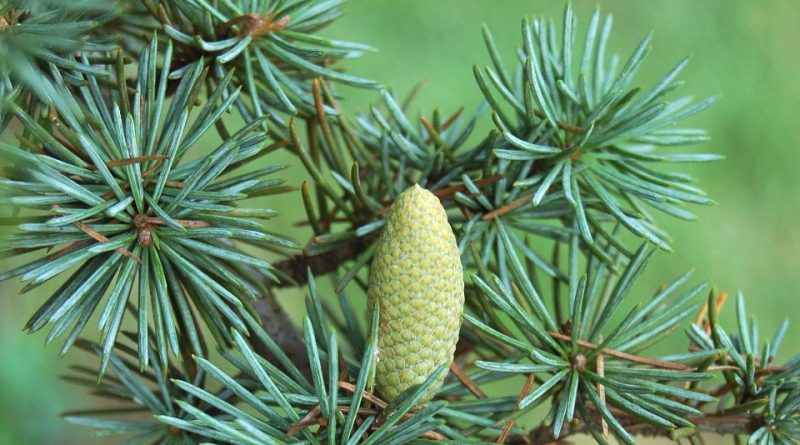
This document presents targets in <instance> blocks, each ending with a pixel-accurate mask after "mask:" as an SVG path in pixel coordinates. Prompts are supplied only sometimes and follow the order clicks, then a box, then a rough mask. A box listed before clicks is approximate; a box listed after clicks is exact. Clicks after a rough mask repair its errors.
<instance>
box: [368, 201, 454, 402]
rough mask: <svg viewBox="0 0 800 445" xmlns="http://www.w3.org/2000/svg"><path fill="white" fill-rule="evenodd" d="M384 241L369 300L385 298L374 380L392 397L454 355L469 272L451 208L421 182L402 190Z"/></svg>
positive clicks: (380, 390)
mask: <svg viewBox="0 0 800 445" xmlns="http://www.w3.org/2000/svg"><path fill="white" fill-rule="evenodd" d="M377 243H378V244H377V246H376V250H375V258H374V259H373V260H372V271H371V273H370V279H369V290H368V298H369V302H370V306H372V305H373V304H374V303H375V302H376V301H379V302H380V323H379V326H378V363H377V368H376V372H375V387H376V389H377V391H378V393H380V394H381V395H382V396H383V397H384V398H385V399H386V400H388V401H391V400H393V399H394V398H395V397H397V395H398V394H400V393H401V392H403V391H404V390H406V389H408V388H409V387H411V386H414V385H417V384H420V383H422V382H423V381H425V379H426V378H428V377H429V376H430V375H431V373H432V372H433V371H434V369H435V368H436V367H437V366H440V365H445V366H448V365H449V364H450V363H451V362H452V361H453V353H454V352H455V348H456V341H457V340H458V331H459V328H460V326H461V315H462V312H463V309H464V272H463V270H462V268H461V259H460V257H459V252H458V246H457V245H456V238H455V236H454V235H453V231H452V229H451V228H450V225H449V224H448V223H447V215H446V214H445V210H444V207H442V204H441V203H440V202H439V199H438V198H437V197H436V196H434V195H433V194H432V193H431V192H429V191H427V190H425V189H423V188H422V187H420V186H418V185H414V186H412V187H409V188H408V189H406V190H405V191H404V192H403V193H401V194H400V196H398V197H397V200H396V201H395V202H394V204H393V205H392V208H391V210H390V211H389V216H388V217H387V219H386V225H385V226H384V228H383V233H381V236H380V238H379V239H378V241H377ZM445 374H446V373H442V374H441V377H440V378H439V381H438V382H436V384H435V385H434V386H433V387H432V390H431V391H429V393H428V394H427V395H426V396H425V398H424V399H423V400H422V401H421V402H425V401H427V400H429V399H430V398H431V397H432V396H433V394H434V393H435V392H436V391H438V390H439V388H440V387H441V385H442V381H443V380H444V375H445Z"/></svg>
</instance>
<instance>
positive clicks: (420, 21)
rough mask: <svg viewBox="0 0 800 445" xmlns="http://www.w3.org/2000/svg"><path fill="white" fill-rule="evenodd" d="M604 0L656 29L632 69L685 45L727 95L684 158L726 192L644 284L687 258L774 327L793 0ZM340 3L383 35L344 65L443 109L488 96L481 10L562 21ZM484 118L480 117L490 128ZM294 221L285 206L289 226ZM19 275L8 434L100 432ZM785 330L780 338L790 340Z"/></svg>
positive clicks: (695, 72)
mask: <svg viewBox="0 0 800 445" xmlns="http://www.w3.org/2000/svg"><path fill="white" fill-rule="evenodd" d="M599 4H600V6H601V7H602V9H603V11H604V12H610V13H613V14H614V19H615V23H614V26H615V32H614V33H613V35H612V48H613V49H614V51H615V52H618V53H620V54H621V55H622V56H627V53H628V52H629V51H631V50H632V49H633V47H634V46H635V45H636V44H637V43H638V41H639V39H640V38H641V37H642V36H643V35H644V34H645V33H647V32H648V31H650V30H655V31H656V32H655V38H654V40H653V50H652V51H651V53H650V55H649V56H648V60H647V62H646V64H645V66H644V68H643V70H642V71H641V72H640V75H639V77H638V83H639V84H649V83H651V82H653V81H655V80H657V79H658V78H659V77H660V75H662V74H663V73H665V72H666V71H667V70H668V69H670V68H671V67H672V66H674V64H675V63H676V62H677V61H678V60H679V59H680V58H681V57H682V56H684V55H686V54H692V55H693V57H692V61H691V63H690V65H689V67H688V68H687V69H686V70H685V71H684V73H683V75H682V78H683V79H684V80H686V81H687V84H686V85H685V86H684V87H682V89H681V93H683V94H693V95H695V96H697V97H698V98H703V97H705V96H708V95H711V94H717V95H719V96H721V100H720V101H719V102H718V103H717V104H715V105H714V106H713V107H711V108H710V109H708V110H706V111H704V112H703V113H702V114H700V115H699V116H696V117H694V118H692V121H691V122H690V124H691V125H693V126H698V127H702V128H706V129H708V130H709V131H710V133H711V135H712V138H713V139H712V141H711V142H710V143H707V144H706V145H705V146H704V147H703V148H704V149H705V150H706V151H715V152H719V153H722V154H724V155H725V156H726V157H727V159H726V160H725V161H723V162H720V163H716V164H710V165H703V166H701V167H699V168H692V169H691V170H690V172H691V173H693V174H694V175H695V176H697V177H698V178H700V179H701V181H700V183H701V185H702V186H703V187H704V188H705V189H706V190H707V191H708V192H709V194H710V195H711V196H712V197H713V198H714V199H716V200H717V202H718V203H719V204H718V205H716V206H714V207H708V208H694V209H693V210H694V211H696V213H697V214H698V215H699V216H700V219H699V221H697V222H694V223H685V222H675V221H670V220H667V219H664V220H663V223H664V225H665V226H666V227H667V228H668V229H669V231H670V232H671V233H672V234H673V236H674V247H675V253H672V254H667V253H664V254H662V255H660V256H658V257H657V259H656V264H655V265H654V266H653V267H652V268H651V269H650V271H649V272H648V274H647V277H646V279H645V281H646V283H644V284H645V285H647V286H648V288H649V289H652V288H654V287H656V286H657V285H658V284H660V283H661V282H663V281H665V280H668V279H670V278H672V277H674V276H676V275H678V274H680V273H682V272H683V271H685V270H687V269H690V268H694V269H696V271H697V272H696V274H695V277H696V278H697V279H705V278H708V279H710V280H711V281H712V282H713V283H714V284H715V285H717V286H718V287H719V288H727V289H730V290H732V291H735V290H739V289H741V290H742V291H744V292H745V294H746V295H747V297H748V300H747V301H748V307H749V308H750V310H751V312H752V313H753V314H755V315H756V316H758V318H759V321H760V326H761V330H762V332H764V333H765V334H766V335H771V333H772V332H773V331H774V329H775V328H776V327H777V325H778V324H779V323H780V322H781V321H782V319H783V318H785V317H792V318H795V319H798V318H800V310H798V309H797V308H798V304H797V298H798V295H800V279H798V278H799V277H798V271H800V231H798V225H797V221H798V219H799V218H800V199H798V196H800V174H798V166H799V165H800V126H799V124H800V112H799V111H798V102H800V57H798V51H800V2H798V1H797V0H770V1H760V2H753V1H749V0H728V1H720V0H717V1H703V2H699V1H696V0H670V1H665V0H658V1H630V0H629V1H622V0H615V1H612V0H607V1H602V2H599ZM575 6H576V9H577V12H578V20H579V25H581V26H583V27H581V28H579V29H580V31H579V32H580V33H579V36H581V35H582V33H583V32H584V31H585V28H584V27H585V25H586V24H587V22H588V18H589V15H590V14H591V10H592V9H593V8H594V7H595V6H596V3H595V2H576V4H575ZM344 8H345V10H346V15H345V17H343V18H342V19H341V20H340V21H339V22H337V23H336V24H335V25H334V26H333V27H331V28H329V29H328V30H326V31H325V34H326V35H329V36H335V37H337V38H342V39H349V40H355V41H361V42H365V43H368V44H370V45H372V46H374V47H376V48H378V49H379V50H380V51H379V52H377V53H374V54H368V55H367V56H366V57H364V58H363V59H360V60H356V61H352V62H349V63H348V68H349V69H350V71H351V72H353V73H356V74H359V75H362V76H366V77H371V78H374V79H377V80H378V81H380V82H382V83H385V84H387V85H389V86H391V87H392V88H393V89H394V90H395V91H396V92H397V93H399V94H400V95H404V94H405V93H407V92H408V91H409V90H410V89H411V88H412V87H413V86H414V85H415V84H416V83H417V82H418V81H420V80H423V79H427V80H428V81H429V83H428V86H427V87H426V88H425V90H424V91H423V94H422V95H421V97H420V98H419V100H418V102H417V104H418V106H419V107H420V108H421V109H422V110H425V112H426V113H428V114H429V112H430V110H432V109H433V108H434V107H440V108H441V109H442V111H443V112H444V113H445V114H448V113H451V112H453V111H454V110H456V109H457V108H458V107H460V106H461V105H465V106H466V107H467V110H470V109H472V108H474V107H475V106H476V105H477V104H478V103H479V101H480V93H479V90H478V88H477V87H476V86H475V85H474V82H473V78H472V69H471V68H472V65H473V64H475V63H478V64H486V63H488V62H489V60H488V56H487V55H486V52H485V50H484V48H483V43H482V39H481V35H480V26H481V24H482V23H486V24H487V25H489V27H490V28H491V30H492V31H493V33H494V36H495V39H496V40H497V43H498V46H499V47H500V48H501V49H502V52H503V53H505V55H506V56H507V57H508V60H510V57H511V55H512V52H513V48H514V47H515V46H516V45H517V42H518V41H519V39H520V37H519V29H520V27H519V23H520V19H521V17H522V16H523V15H525V14H529V15H544V16H548V17H552V18H554V19H556V20H559V21H560V18H561V13H562V8H563V3H562V2H559V1H547V2H545V1H532V0H436V1H429V0H397V1H376V0H350V1H349V2H348V3H346V4H345V6H344ZM579 39H582V37H579ZM580 41H582V40H580ZM350 92H351V91H350V90H348V91H347V93H348V99H347V100H346V106H347V108H348V109H350V110H363V109H364V107H365V106H366V105H367V104H369V103H370V102H371V101H373V100H374V99H375V96H374V93H365V92H353V94H352V95H349V93H350ZM487 128H488V123H487V122H485V121H484V125H483V126H482V127H481V129H484V130H485V129H487ZM283 177H285V178H288V179H289V181H290V183H292V184H295V185H297V184H299V183H300V182H301V180H302V179H303V178H304V177H305V175H304V173H303V172H302V170H300V169H294V170H289V172H288V173H286V174H284V175H283ZM296 198H297V199H299V196H298V197H296ZM293 203H296V201H294V198H293V197H289V198H288V199H287V198H283V199H281V200H280V202H279V207H278V208H279V210H280V208H281V207H288V206H293ZM293 207H296V206H293ZM292 214H294V215H297V214H296V213H294V211H293V212H292ZM292 222H293V219H291V218H284V219H283V220H281V218H278V219H277V220H276V224H278V225H284V226H285V228H286V229H287V230H288V229H289V227H290V224H291V223H292ZM275 229H276V230H278V231H281V230H280V227H276V228H275ZM303 236H305V235H304V234H301V235H299V236H298V239H302V238H303ZM18 290H19V285H18V283H15V282H11V283H2V284H0V292H2V297H0V387H1V388H3V389H2V391H0V445H5V444H9V445H11V444H20V445H28V444H51V443H59V444H62V445H68V444H85V443H100V442H99V439H97V438H96V437H94V436H93V435H92V431H90V430H86V429H81V428H79V427H75V426H71V425H67V424H65V423H63V422H62V421H60V420H59V419H58V417H57V416H58V413H59V412H61V411H63V410H66V409H72V408H76V407H86V406H91V405H92V403H94V402H93V401H92V400H91V398H89V397H88V396H87V395H86V394H84V393H83V392H81V391H80V390H78V389H76V388H73V387H71V386H69V385H67V384H66V383H65V382H63V381H61V380H59V379H58V374H60V373H61V372H62V371H63V370H64V369H65V367H66V365H67V363H74V362H76V361H80V360H82V359H85V358H86V356H85V355H82V354H80V353H77V354H76V355H74V356H70V357H68V358H66V359H63V360H61V359H58V357H57V347H49V348H44V346H43V345H44V338H45V335H44V334H43V333H39V334H35V335H25V334H24V333H23V332H22V331H21V328H22V326H23V325H24V323H25V320H27V317H29V316H30V314H31V313H32V311H33V310H34V309H35V307H37V305H39V304H41V303H42V302H43V300H44V298H45V297H46V296H45V295H43V294H42V293H39V294H36V293H32V294H26V295H23V296H18V295H17V291H18ZM642 295H643V296H644V295H645V294H642ZM286 298H290V299H292V300H296V299H293V298H291V297H290V296H288V297H286ZM289 306H294V305H293V304H289ZM730 309H731V308H729V309H728V314H727V316H728V317H730V312H731V311H730ZM729 319H730V318H729ZM798 329H800V328H798V327H797V326H793V327H792V328H790V331H789V336H788V337H787V339H792V338H797V335H798V332H800V330H798ZM674 341H675V342H676V343H675V344H681V342H682V339H681V338H680V336H677V338H676V340H674ZM786 343H787V344H786V346H788V348H786V347H785V348H784V349H791V347H792V346H794V347H796V346H797V344H792V342H791V341H787V342H786ZM787 355H788V351H787V350H784V356H787ZM652 443H657V442H652Z"/></svg>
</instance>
